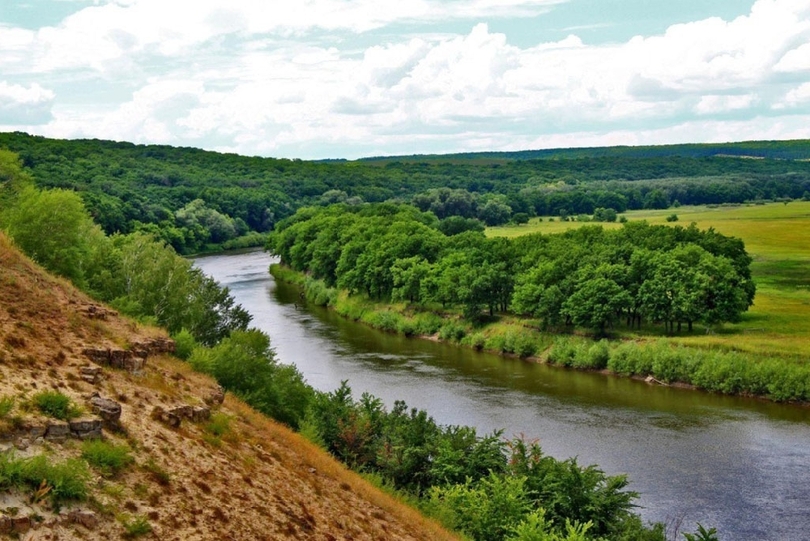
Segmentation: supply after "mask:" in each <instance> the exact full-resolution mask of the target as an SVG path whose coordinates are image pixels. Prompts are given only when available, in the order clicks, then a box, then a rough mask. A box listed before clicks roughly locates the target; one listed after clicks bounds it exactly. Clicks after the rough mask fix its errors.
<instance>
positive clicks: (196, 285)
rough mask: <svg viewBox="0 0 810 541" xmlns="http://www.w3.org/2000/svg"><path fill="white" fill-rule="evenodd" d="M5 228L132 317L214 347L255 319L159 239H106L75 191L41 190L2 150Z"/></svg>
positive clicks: (0, 220) (1, 224) (1, 218)
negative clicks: (183, 333)
mask: <svg viewBox="0 0 810 541" xmlns="http://www.w3.org/2000/svg"><path fill="white" fill-rule="evenodd" d="M0 179H3V182H2V184H0V200H1V201H2V202H3V203H4V204H3V207H2V208H0V228H3V229H5V230H6V231H7V232H8V234H9V235H10V236H11V238H12V239H13V240H14V242H15V244H16V245H17V246H19V247H20V248H21V249H22V251H24V252H25V253H26V254H27V255H29V256H30V257H31V258H32V259H34V260H35V261H37V262H38V263H39V264H41V265H42V266H44V267H45V268H46V269H48V270H49V271H51V272H53V273H55V274H58V275H61V276H64V277H66V278H68V279H70V280H71V281H73V283H74V284H75V285H76V286H77V287H79V288H81V289H83V290H85V291H87V292H88V293H89V294H91V295H92V296H94V297H95V298H97V299H99V300H101V301H104V302H108V303H110V304H111V305H113V306H114V307H116V308H117V309H119V310H120V311H122V312H124V313H125V314H127V315H130V316H134V317H138V318H141V319H144V320H146V321H151V322H155V323H157V324H159V325H162V326H164V327H166V328H167V329H168V330H169V331H170V332H172V333H178V332H180V331H181V330H182V329H186V330H188V331H189V332H190V333H191V334H192V336H193V337H194V338H195V339H196V340H198V341H199V342H201V343H203V344H214V343H216V342H217V341H219V340H220V339H222V338H224V337H225V336H227V335H228V333H230V331H231V330H232V329H245V328H246V327H247V325H248V323H249V321H250V315H249V314H247V312H245V311H244V310H243V309H242V308H241V307H240V306H237V305H235V304H234V301H233V298H232V297H231V296H230V294H229V292H228V290H227V289H224V288H221V287H219V286H218V285H217V284H216V282H214V280H213V279H211V278H209V277H206V276H205V275H203V274H202V272H201V271H199V270H198V269H195V268H193V267H192V265H191V262H190V261H188V260H186V259H184V258H182V257H180V256H179V255H177V253H176V252H175V251H174V250H173V249H172V248H171V247H170V246H167V245H166V244H165V242H163V241H162V240H157V239H156V237H155V236H152V235H150V234H146V233H143V232H135V233H131V234H128V235H120V234H116V235H113V236H109V237H108V236H106V235H105V234H104V232H103V231H102V230H101V229H100V228H99V226H97V225H96V224H94V223H93V219H92V218H91V217H90V214H88V212H87V211H86V210H85V207H84V203H83V202H82V199H81V198H80V196H79V195H77V194H76V193H74V192H70V191H66V190H62V189H52V190H40V189H37V188H35V187H33V185H32V181H31V179H30V177H29V176H28V175H27V174H26V173H25V172H24V171H23V170H22V168H21V165H20V163H19V162H18V161H17V159H16V157H15V156H14V155H13V154H11V153H9V152H5V151H0Z"/></svg>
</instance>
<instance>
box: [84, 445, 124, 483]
mask: <svg viewBox="0 0 810 541" xmlns="http://www.w3.org/2000/svg"><path fill="white" fill-rule="evenodd" d="M82 458H83V459H85V460H86V461H87V462H88V463H89V464H90V465H91V466H93V467H94V468H96V469H97V470H99V471H100V472H101V474H102V475H104V476H112V475H117V474H118V473H119V472H121V471H122V470H123V469H124V468H126V467H127V466H129V465H130V464H132V463H133V462H134V459H133V458H132V454H131V453H130V449H129V447H127V446H126V445H113V444H112V443H109V442H106V441H102V440H88V441H85V442H84V443H82Z"/></svg>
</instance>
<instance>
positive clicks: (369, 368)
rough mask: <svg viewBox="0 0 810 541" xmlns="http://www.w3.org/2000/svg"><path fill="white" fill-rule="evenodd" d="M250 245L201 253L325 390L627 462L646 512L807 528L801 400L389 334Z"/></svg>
mask: <svg viewBox="0 0 810 541" xmlns="http://www.w3.org/2000/svg"><path fill="white" fill-rule="evenodd" d="M269 263H270V259H269V257H268V256H267V255H266V254H263V253H261V252H253V253H248V254H239V255H233V256H231V255H224V256H212V257H207V258H201V259H198V260H197V264H198V265H199V266H200V267H201V268H202V269H203V270H204V271H205V272H206V273H208V274H210V275H212V276H214V278H216V279H217V280H218V281H220V282H221V283H222V284H223V285H227V286H228V287H230V288H231V291H232V292H233V294H234V296H235V297H236V299H237V301H238V302H239V303H241V304H242V305H243V306H244V307H245V308H246V309H247V310H248V311H249V312H250V313H251V314H253V316H254V324H255V325H256V326H257V327H259V328H261V329H262V330H265V331H266V332H268V333H269V334H270V336H271V339H272V342H273V346H274V348H275V349H276V352H277V356H278V358H279V360H280V361H281V362H288V363H294V364H296V366H298V368H299V369H300V370H301V371H302V372H303V373H304V375H305V377H306V378H307V380H308V381H309V382H310V383H311V384H312V385H313V386H315V387H316V388H318V389H321V390H327V391H328V390H333V389H334V388H336V387H337V386H338V385H339V384H340V382H341V381H342V380H349V383H350V385H351V386H352V388H353V389H354V391H355V394H356V395H359V394H360V393H362V392H370V393H372V394H374V395H377V396H379V397H380V398H382V399H383V400H384V401H385V402H386V403H387V404H389V405H390V404H392V403H393V402H394V400H398V399H403V400H405V401H406V402H407V403H408V404H409V405H410V406H413V407H418V408H423V409H426V410H428V411H429V412H430V414H431V415H432V416H433V417H434V418H435V419H436V420H437V421H438V422H440V423H442V424H467V425H472V426H475V427H476V428H477V429H478V430H479V432H481V433H489V432H492V431H494V430H498V429H503V431H504V436H506V437H512V436H515V435H520V434H523V435H525V436H526V437H528V438H532V439H534V438H536V439H539V440H540V443H541V444H542V446H543V448H544V450H545V451H546V452H547V453H549V454H551V455H553V456H556V457H558V458H566V457H572V456H576V457H578V459H579V461H580V463H583V464H591V463H596V464H599V466H600V467H601V468H602V469H604V470H605V471H606V472H608V473H610V474H616V473H627V474H629V477H630V479H631V488H632V489H633V490H636V491H639V492H641V493H642V495H641V498H640V500H639V503H640V505H641V506H642V509H641V510H640V511H641V513H642V515H643V516H644V517H645V518H646V519H649V520H661V521H666V520H670V519H677V518H679V517H683V518H684V520H685V522H684V524H687V525H689V527H690V528H691V527H692V525H694V523H695V522H697V521H700V522H701V523H703V524H706V525H714V526H717V527H718V529H719V530H720V532H721V534H722V538H723V539H802V538H804V537H805V532H807V531H810V515H809V514H808V513H807V512H806V506H807V504H806V502H807V501H810V472H808V468H807V465H808V464H810V422H808V410H807V409H806V408H800V407H794V406H788V405H779V404H773V403H769V402H765V401H760V400H755V399H747V398H741V397H726V396H721V395H713V394H708V393H703V392H697V391H691V390H685V389H677V388H672V387H658V386H650V385H647V384H646V383H644V382H639V381H634V380H630V379H626V378H617V377H605V376H603V375H601V374H595V373H583V372H576V371H571V370H566V369H560V368H554V367H548V366H545V365H537V364H533V363H527V362H524V361H520V360H517V359H504V358H501V357H498V356H495V355H489V354H484V353H479V352H475V351H473V350H469V349H463V348H458V347H455V346H451V345H447V344H440V343H436V342H432V341H428V340H422V339H417V338H405V337H403V336H399V335H394V334H387V333H382V332H379V331H375V330H373V329H370V328H368V327H366V326H364V325H360V324H357V323H353V322H350V321H347V320H345V319H343V318H341V317H340V316H337V315H336V314H335V313H333V312H330V311H328V310H325V309H322V308H318V307H311V306H306V304H305V303H304V302H303V301H302V299H301V297H300V294H299V292H298V290H297V289H296V288H295V287H292V286H289V285H286V284H276V283H275V282H274V281H273V280H272V277H270V276H269V275H268V274H267V266H268V264H269Z"/></svg>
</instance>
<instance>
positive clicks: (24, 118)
mask: <svg viewBox="0 0 810 541" xmlns="http://www.w3.org/2000/svg"><path fill="white" fill-rule="evenodd" d="M55 97H56V96H55V94H54V93H53V91H51V90H48V89H46V88H42V87H41V86H40V85H38V84H36V83H34V84H32V85H30V86H28V87H24V86H22V85H16V84H9V83H8V82H6V81H0V126H26V125H35V124H45V123H46V122H48V121H49V120H50V119H51V106H52V104H53V100H54V98H55Z"/></svg>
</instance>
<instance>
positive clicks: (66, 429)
mask: <svg viewBox="0 0 810 541" xmlns="http://www.w3.org/2000/svg"><path fill="white" fill-rule="evenodd" d="M69 436H70V425H69V424H68V423H65V422H62V421H51V422H50V423H48V429H47V430H46V431H45V439H46V440H48V441H53V442H56V443H63V442H64V441H65V440H66V439H68V437H69Z"/></svg>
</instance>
